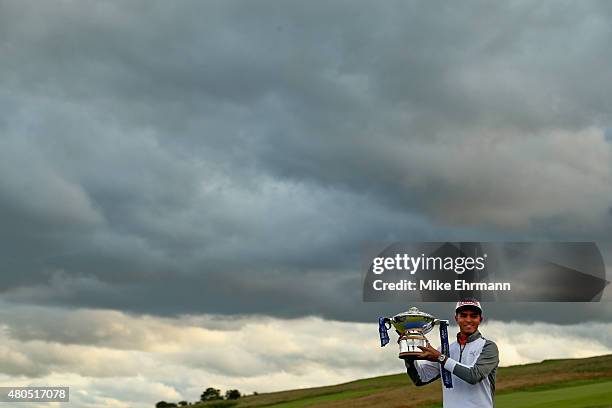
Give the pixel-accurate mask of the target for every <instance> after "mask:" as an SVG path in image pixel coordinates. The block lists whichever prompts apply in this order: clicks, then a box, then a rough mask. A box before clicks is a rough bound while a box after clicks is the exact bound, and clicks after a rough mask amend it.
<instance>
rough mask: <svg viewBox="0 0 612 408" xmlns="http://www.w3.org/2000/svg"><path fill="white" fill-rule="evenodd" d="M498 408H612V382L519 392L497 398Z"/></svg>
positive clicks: (496, 404)
mask: <svg viewBox="0 0 612 408" xmlns="http://www.w3.org/2000/svg"><path fill="white" fill-rule="evenodd" d="M495 406H496V408H548V407H555V408H591V407H612V381H606V382H601V381H597V382H596V383H595V384H588V385H577V386H570V387H564V388H559V389H555V390H545V391H517V392H511V393H507V394H504V395H500V396H498V397H497V398H495Z"/></svg>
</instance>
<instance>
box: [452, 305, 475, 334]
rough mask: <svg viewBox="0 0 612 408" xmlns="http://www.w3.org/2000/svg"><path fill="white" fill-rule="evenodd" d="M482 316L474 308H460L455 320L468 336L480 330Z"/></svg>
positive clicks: (462, 331) (460, 329) (461, 330)
mask: <svg viewBox="0 0 612 408" xmlns="http://www.w3.org/2000/svg"><path fill="white" fill-rule="evenodd" d="M481 320H482V317H481V316H480V313H478V312H477V311H476V310H474V309H469V308H466V309H459V311H458V312H457V314H455V321H456V322H457V324H458V325H459V331H460V332H461V333H462V334H465V335H466V336H469V335H470V334H473V333H475V332H476V330H478V325H479V324H480V322H481Z"/></svg>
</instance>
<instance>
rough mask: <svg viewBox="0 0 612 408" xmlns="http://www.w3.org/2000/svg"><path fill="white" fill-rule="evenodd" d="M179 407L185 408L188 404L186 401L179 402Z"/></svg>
mask: <svg viewBox="0 0 612 408" xmlns="http://www.w3.org/2000/svg"><path fill="white" fill-rule="evenodd" d="M178 404H179V406H181V407H186V406H187V405H189V403H188V402H187V401H179V403H178Z"/></svg>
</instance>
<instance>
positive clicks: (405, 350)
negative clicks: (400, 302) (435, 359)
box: [379, 307, 448, 360]
mask: <svg viewBox="0 0 612 408" xmlns="http://www.w3.org/2000/svg"><path fill="white" fill-rule="evenodd" d="M436 324H437V325H439V326H440V338H441V340H442V343H443V346H444V338H446V344H447V345H448V333H447V331H446V327H447V325H448V320H440V319H436V318H435V317H433V316H432V315H430V314H429V313H425V312H421V311H420V310H419V309H417V308H416V307H411V308H410V309H408V311H407V312H403V313H398V314H396V315H395V316H393V317H391V318H389V317H381V318H380V319H379V325H380V327H379V332H380V341H381V346H385V345H386V344H387V343H388V342H389V335H388V334H387V330H390V329H391V327H394V328H395V330H396V332H397V334H399V336H400V337H399V339H398V341H397V342H398V344H399V358H401V359H404V360H416V359H418V358H419V354H420V353H422V352H423V350H421V349H420V348H419V346H420V347H426V346H427V343H429V341H428V340H427V338H426V337H425V335H426V334H427V333H429V332H430V331H432V330H433V328H434V326H435V325H436Z"/></svg>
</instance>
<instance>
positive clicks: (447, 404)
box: [406, 332, 499, 408]
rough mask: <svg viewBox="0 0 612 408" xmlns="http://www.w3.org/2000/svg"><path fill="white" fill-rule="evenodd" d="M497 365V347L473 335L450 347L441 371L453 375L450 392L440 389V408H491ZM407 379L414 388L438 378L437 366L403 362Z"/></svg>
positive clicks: (422, 361)
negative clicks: (441, 401) (442, 403)
mask: <svg viewBox="0 0 612 408" xmlns="http://www.w3.org/2000/svg"><path fill="white" fill-rule="evenodd" d="M498 364H499V352H498V350H497V345H496V344H495V343H494V342H492V341H491V340H487V339H485V338H484V337H482V336H481V335H480V332H476V333H474V334H472V335H471V336H469V337H468V339H467V343H466V344H465V345H464V346H461V345H460V344H459V343H458V342H454V343H452V344H451V345H450V356H449V357H448V359H447V360H446V363H445V364H444V370H448V371H450V372H451V373H452V374H453V375H452V377H453V388H446V387H444V386H443V387H442V393H443V398H444V408H489V407H490V408H492V407H494V406H495V402H494V395H495V374H496V372H497V366H498ZM406 368H407V370H408V375H409V376H410V378H411V379H412V381H413V382H414V383H415V385H417V386H420V385H425V384H429V383H430V382H432V381H435V380H436V379H438V378H440V372H441V371H440V370H441V366H440V364H439V363H434V362H431V361H424V360H417V361H414V362H411V361H408V360H406Z"/></svg>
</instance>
